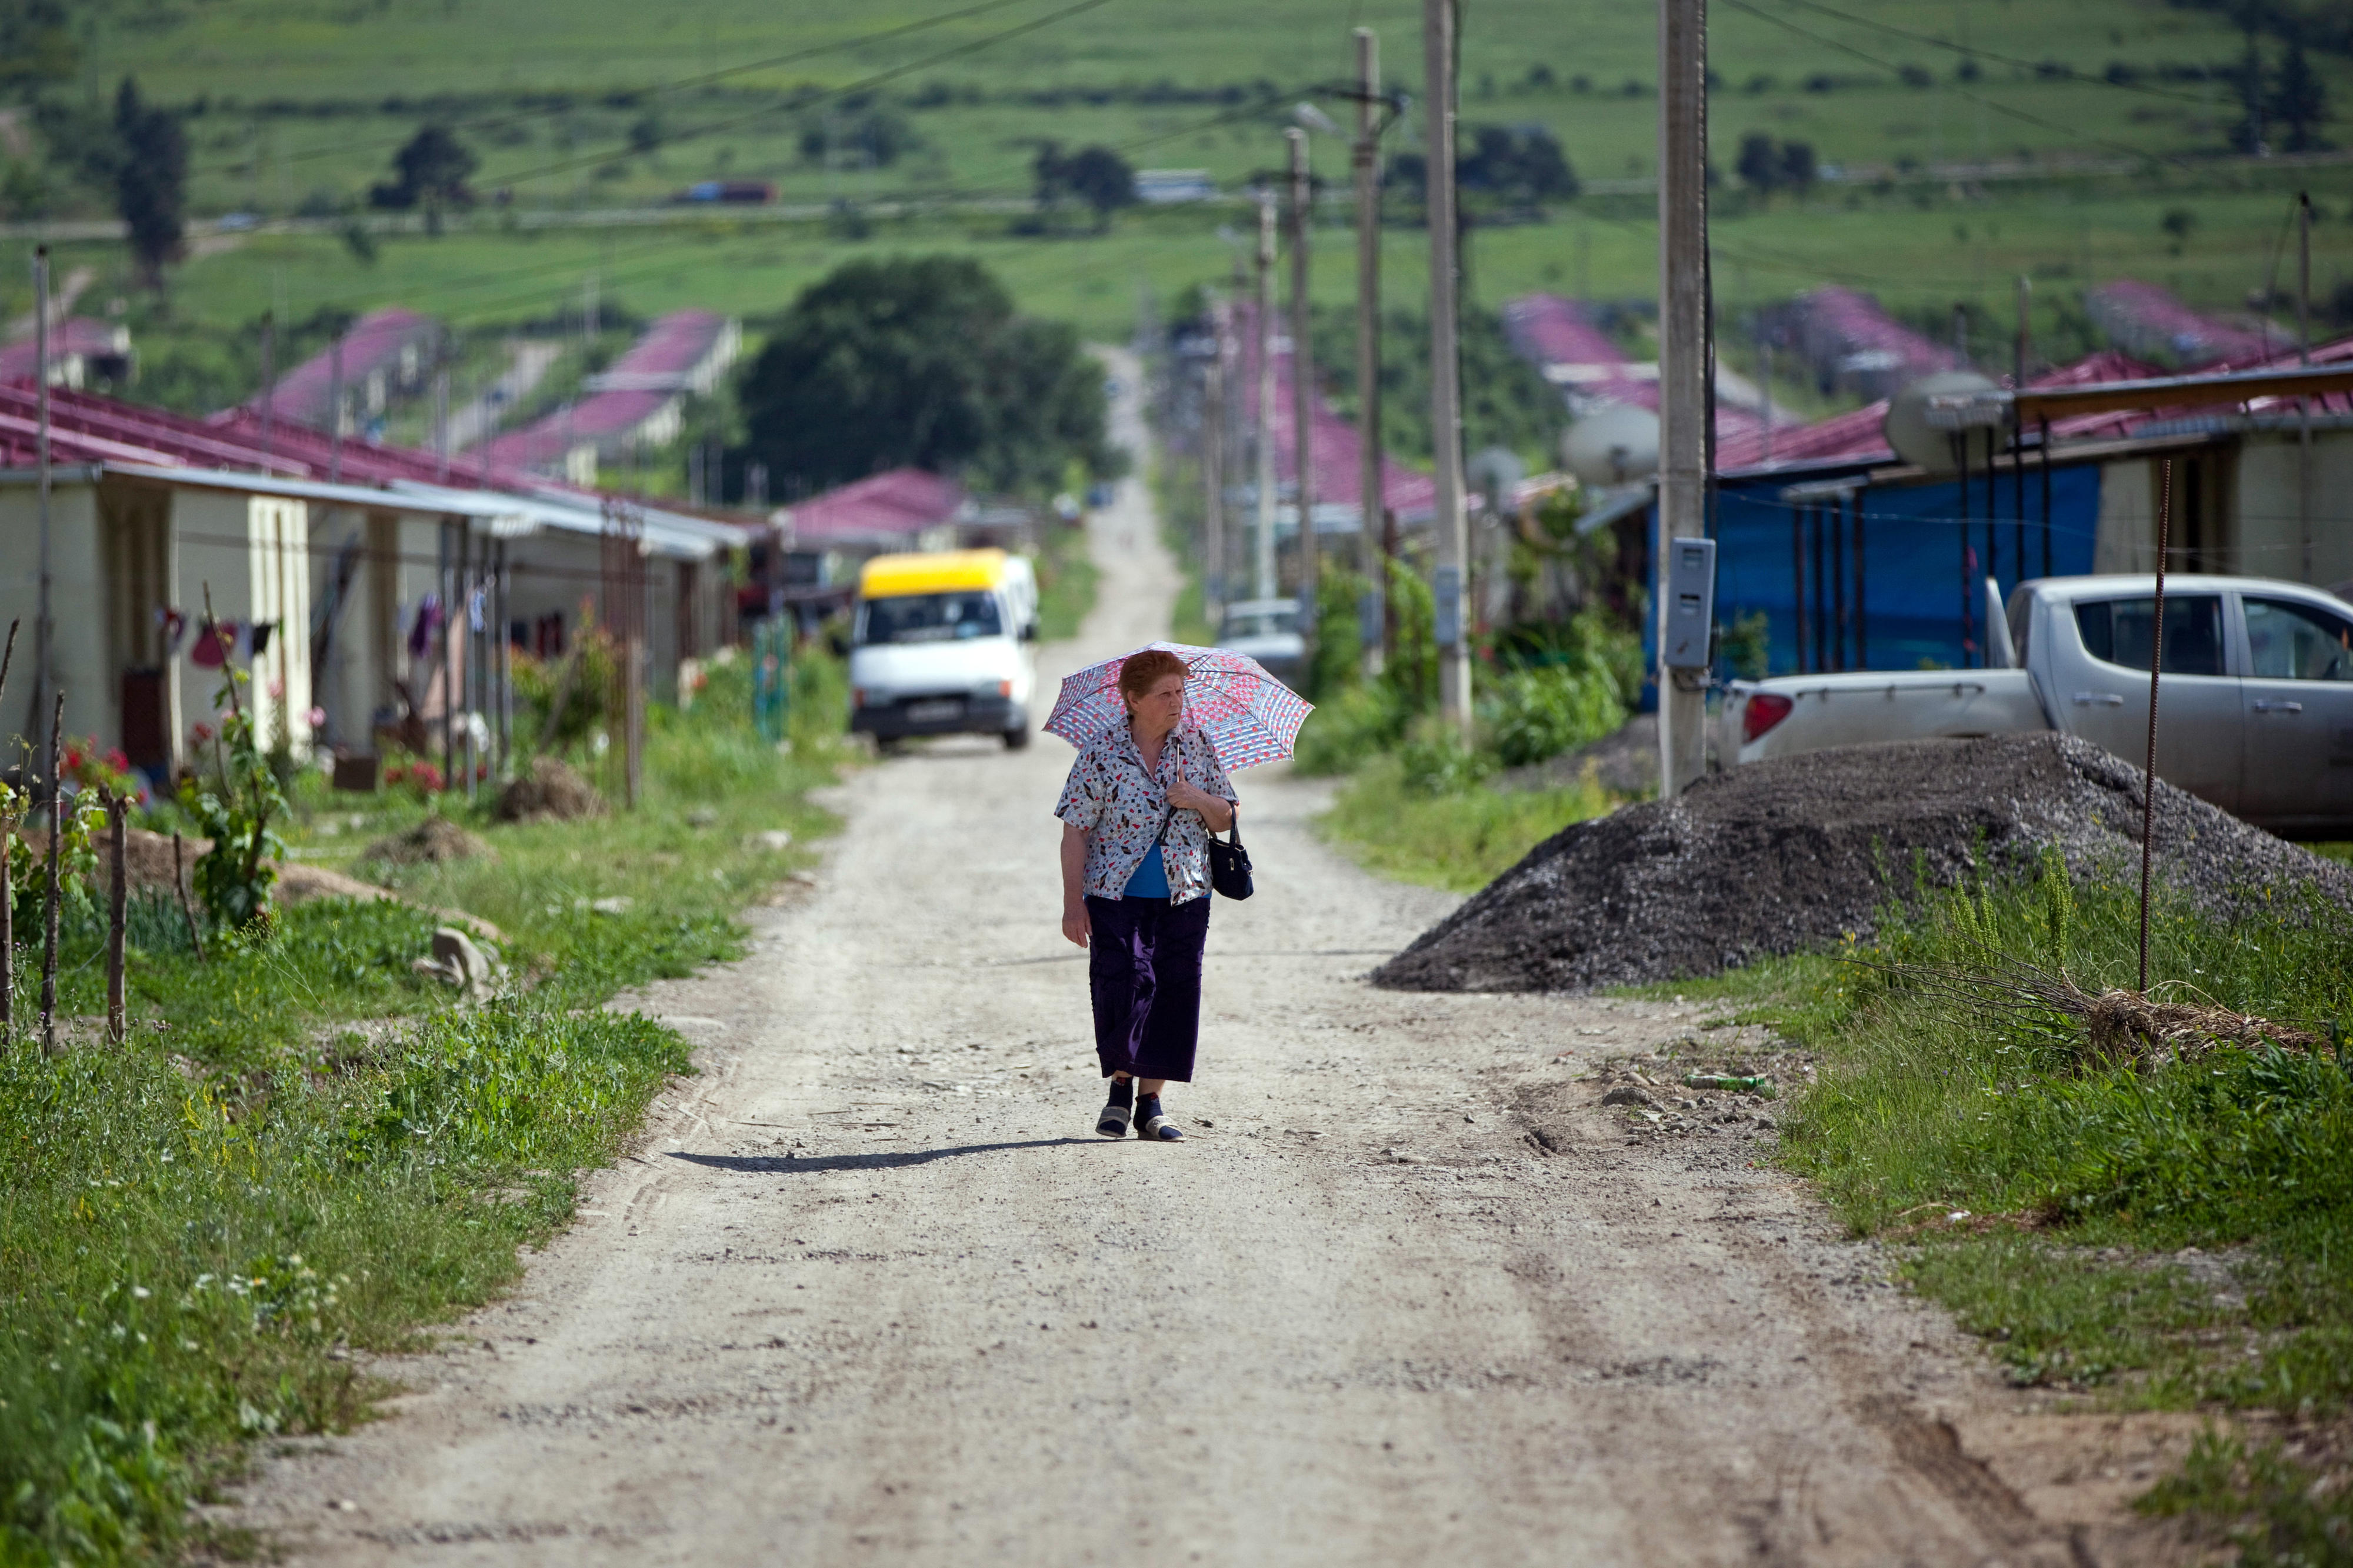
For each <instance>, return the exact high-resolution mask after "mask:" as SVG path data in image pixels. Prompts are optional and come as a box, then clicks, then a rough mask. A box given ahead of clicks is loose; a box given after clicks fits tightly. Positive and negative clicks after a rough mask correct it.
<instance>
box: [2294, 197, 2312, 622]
mask: <svg viewBox="0 0 2353 1568" xmlns="http://www.w3.org/2000/svg"><path fill="white" fill-rule="evenodd" d="M2295 363H2298V364H2300V365H2309V364H2311V363H2312V193H2311V192H2309V191H2298V192H2296V194H2295ZM2295 406H2296V445H2295V522H2296V530H2295V532H2296V540H2297V542H2298V543H2299V545H2300V546H2301V554H2300V557H2299V559H2300V560H2301V561H2302V562H2303V566H2304V570H2303V581H2305V582H2306V583H2309V582H2311V581H2312V399H2311V398H2309V397H2299V398H2297V399H2296V400H2295Z"/></svg>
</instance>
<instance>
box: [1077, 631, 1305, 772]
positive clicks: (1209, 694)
mask: <svg viewBox="0 0 2353 1568" xmlns="http://www.w3.org/2000/svg"><path fill="white" fill-rule="evenodd" d="M1153 648H1159V649H1161V650H1163V651H1165V652H1167V653H1173V654H1175V655H1176V657H1177V658H1181V659H1183V660H1184V661H1185V722H1187V724H1190V725H1191V726H1192V727H1193V728H1195V729H1197V730H1198V731H1200V732H1201V733H1202V734H1203V735H1205V736H1207V737H1208V742H1209V745H1210V747H1211V749H1212V750H1214V751H1215V752H1217V753H1218V762H1219V765H1220V766H1222V767H1223V768H1224V769H1225V770H1226V771H1227V772H1228V773H1239V772H1240V771H1241V770H1242V769H1244V768H1254V767H1256V766H1258V764H1259V763H1277V762H1281V761H1282V759H1283V758H1285V757H1287V756H1289V755H1291V748H1292V743H1293V742H1294V741H1296V740H1298V738H1299V726H1300V725H1302V724H1303V723H1305V722H1306V721H1307V715H1308V714H1310V713H1312V712H1314V704H1312V703H1310V702H1309V701H1308V700H1306V699H1305V698H1303V697H1302V696H1300V695H1299V694H1298V693H1297V692H1295V691H1293V690H1292V689H1291V688H1289V687H1288V686H1285V685H1283V683H1282V682H1281V681H1280V680H1277V679H1275V678H1274V677H1273V676H1271V675H1269V674H1268V673H1267V672H1266V668H1265V667H1264V666H1263V665H1261V664H1260V663H1259V661H1258V660H1256V659H1254V658H1250V655H1248V654H1246V653H1236V652H1235V651H1234V650H1233V649H1231V648H1224V647H1187V645H1186V644H1184V643H1173V642H1155V643H1146V644H1145V646H1144V647H1140V648H1135V649H1134V650H1132V651H1130V652H1127V653H1124V654H1121V655H1120V656H1119V657H1118V658H1108V659H1105V660H1103V663H1101V664H1096V665H1090V666H1088V667H1087V668H1084V669H1082V670H1080V671H1079V672H1078V673H1077V674H1075V675H1066V676H1064V677H1063V678H1062V690H1061V694H1060V696H1058V697H1057V698H1055V699H1054V711H1053V712H1052V713H1051V714H1050V716H1049V717H1048V718H1047V720H1046V732H1047V733H1048V734H1050V735H1060V737H1062V739H1064V740H1065V741H1068V742H1071V744H1072V745H1073V746H1077V747H1079V748H1080V749H1081V750H1084V749H1085V748H1086V746H1087V745H1088V744H1089V743H1090V742H1093V741H1094V740H1095V739H1096V738H1097V737H1099V736H1101V735H1102V734H1103V733H1104V731H1108V730H1109V729H1111V727H1112V726H1113V725H1114V724H1122V723H1124V722H1126V721H1127V704H1126V703H1125V702H1124V701H1122V700H1120V695H1119V672H1120V668H1121V667H1122V666H1124V665H1125V664H1126V663H1127V661H1128V660H1129V659H1131V658H1134V657H1135V656H1136V654H1139V653H1145V652H1147V651H1149V650H1150V649H1153Z"/></svg>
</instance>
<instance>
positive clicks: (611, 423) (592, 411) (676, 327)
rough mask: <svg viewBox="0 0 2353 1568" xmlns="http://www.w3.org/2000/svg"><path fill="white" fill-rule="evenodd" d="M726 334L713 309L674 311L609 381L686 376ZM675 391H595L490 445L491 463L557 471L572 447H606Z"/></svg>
mask: <svg viewBox="0 0 2353 1568" xmlns="http://www.w3.org/2000/svg"><path fill="white" fill-rule="evenodd" d="M725 331H727V318H726V317H724V316H722V315H718V314H716V313H714V312H712V311H710V310H672V311H671V312H670V314H668V315H666V316H664V317H662V318H661V319H660V320H659V321H656V322H655V323H654V324H653V325H652V326H650V327H649V328H647V329H646V331H645V332H644V333H643V334H642V335H640V336H639V337H638V341H637V342H634V343H632V344H630V345H629V350H628V353H625V354H623V355H622V356H621V357H620V358H619V359H617V360H615V361H614V362H613V363H611V364H610V365H608V366H607V367H606V369H605V371H604V374H606V375H607V376H633V375H644V376H681V377H683V376H684V375H685V374H687V373H688V372H690V371H691V370H692V369H693V368H694V367H695V366H696V365H698V364H701V363H702V361H703V358H704V356H705V355H707V354H709V353H711V349H712V344H714V343H716V342H718V341H719V339H720V337H721V336H722V335H723V333H724V332H725ZM677 395H678V393H677V391H676V390H674V389H659V388H627V389H623V388H614V389H611V390H608V391H603V392H591V393H589V394H588V395H586V396H585V397H583V398H581V399H580V400H579V401H578V402H576V403H575V404H573V405H571V407H570V408H569V409H562V408H559V409H557V410H555V411H554V413H552V414H547V415H543V416H541V417H540V418H539V419H538V420H537V421H535V422H534V423H533V424H531V425H528V426H524V427H523V428H522V429H520V430H510V431H509V432H507V433H506V434H505V435H503V436H501V437H498V439H496V440H494V441H492V442H491V461H492V462H493V463H496V464H512V465H514V466H516V467H518V468H543V469H544V468H554V467H556V466H557V465H559V464H561V463H562V462H563V461H564V456H565V453H566V452H568V451H570V450H571V449H572V448H573V447H576V446H579V445H582V444H583V443H586V442H599V443H601V442H603V441H606V440H607V439H608V438H611V437H619V436H622V435H625V434H627V433H628V432H629V431H631V430H634V429H636V428H637V427H638V426H640V425H642V424H644V423H645V422H646V421H647V420H649V419H650V418H652V417H653V416H654V415H655V414H657V413H659V411H660V409H661V407H662V405H664V404H666V403H669V402H670V400H671V399H672V398H674V397H676V396H677Z"/></svg>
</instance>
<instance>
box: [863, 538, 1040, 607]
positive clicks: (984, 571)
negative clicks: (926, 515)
mask: <svg viewBox="0 0 2353 1568" xmlns="http://www.w3.org/2000/svg"><path fill="white" fill-rule="evenodd" d="M1004 581H1005V552H1004V551H1002V550H943V551H940V552H936V553H934V554H926V555H877V556H876V557H874V559H873V560H871V561H869V562H868V563H866V566H865V569H864V570H863V571H861V572H860V573H859V574H858V592H859V595H860V597H862V598H868V599H894V598H899V597H901V596H902V595H908V594H951V593H954V592H955V591H956V590H957V589H959V588H994V587H996V586H997V584H1000V583H1002V582H1004Z"/></svg>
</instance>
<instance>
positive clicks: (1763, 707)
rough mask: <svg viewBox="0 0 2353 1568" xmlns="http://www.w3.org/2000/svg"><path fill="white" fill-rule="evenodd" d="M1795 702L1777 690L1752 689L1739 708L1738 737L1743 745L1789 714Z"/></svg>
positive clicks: (1795, 704)
mask: <svg viewBox="0 0 2353 1568" xmlns="http://www.w3.org/2000/svg"><path fill="white" fill-rule="evenodd" d="M1796 706H1797V703H1796V702H1795V701H1793V700H1790V699H1789V698H1787V697H1784V696H1782V695H1781V694H1780V693H1779V692H1778V691H1752V692H1750V693H1749V694H1748V700H1747V701H1746V702H1745V703H1743V704H1742V705H1741V708H1740V739H1741V742H1742V743H1743V744H1744V745H1745V744H1746V743H1747V742H1750V741H1754V740H1757V739H1759V738H1761V737H1762V736H1763V735H1764V734H1765V732H1766V731H1768V730H1770V729H1772V727H1773V726H1774V725H1776V724H1778V723H1779V722H1780V721H1782V720H1784V719H1787V718H1788V716H1789V710H1791V709H1792V708H1795V707H1796Z"/></svg>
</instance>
